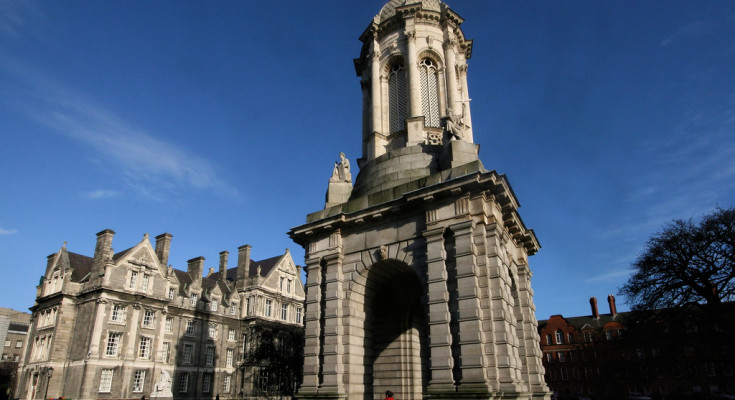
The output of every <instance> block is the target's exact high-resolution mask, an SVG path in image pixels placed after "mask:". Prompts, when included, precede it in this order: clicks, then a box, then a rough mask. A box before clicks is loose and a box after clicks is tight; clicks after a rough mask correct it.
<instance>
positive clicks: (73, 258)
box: [66, 251, 93, 282]
mask: <svg viewBox="0 0 735 400" xmlns="http://www.w3.org/2000/svg"><path fill="white" fill-rule="evenodd" d="M66 256H67V259H68V260H69V267H71V269H72V273H71V281H72V282H79V281H81V280H82V279H84V277H85V276H87V275H88V274H89V271H91V270H92V261H93V259H92V257H87V256H83V255H81V254H77V253H72V252H71V251H66Z"/></svg>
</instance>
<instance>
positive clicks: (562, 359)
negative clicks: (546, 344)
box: [556, 351, 567, 362]
mask: <svg viewBox="0 0 735 400" xmlns="http://www.w3.org/2000/svg"><path fill="white" fill-rule="evenodd" d="M556 357H557V358H558V359H559V362H566V361H567V357H566V354H564V352H563V351H557V352H556Z"/></svg>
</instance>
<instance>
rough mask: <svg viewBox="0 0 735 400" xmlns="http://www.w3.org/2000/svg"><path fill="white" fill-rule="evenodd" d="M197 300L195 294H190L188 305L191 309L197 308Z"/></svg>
mask: <svg viewBox="0 0 735 400" xmlns="http://www.w3.org/2000/svg"><path fill="white" fill-rule="evenodd" d="M198 298H199V296H197V294H196V293H192V294H191V297H189V304H190V305H191V306H192V307H196V306H197V300H198Z"/></svg>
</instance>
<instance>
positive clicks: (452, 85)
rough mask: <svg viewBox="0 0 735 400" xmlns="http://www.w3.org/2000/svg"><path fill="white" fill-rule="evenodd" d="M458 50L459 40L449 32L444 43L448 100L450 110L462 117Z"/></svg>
mask: <svg viewBox="0 0 735 400" xmlns="http://www.w3.org/2000/svg"><path fill="white" fill-rule="evenodd" d="M456 48H457V40H456V39H455V38H454V34H453V33H451V32H449V39H447V40H446V41H445V42H444V59H445V60H446V66H445V69H446V73H447V99H448V100H449V105H448V107H447V108H450V109H451V110H452V112H453V113H454V114H455V115H461V113H462V110H461V109H460V107H459V103H458V101H459V99H458V98H457V69H456V68H457V56H456V54H455V51H456Z"/></svg>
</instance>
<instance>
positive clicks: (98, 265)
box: [92, 229, 115, 273]
mask: <svg viewBox="0 0 735 400" xmlns="http://www.w3.org/2000/svg"><path fill="white" fill-rule="evenodd" d="M114 236H115V231H113V230H112V229H105V230H104V231H102V232H98V233H97V245H96V246H95V248H94V259H93V261H92V269H93V270H95V271H97V272H98V273H101V272H103V271H104V264H105V262H107V260H108V259H110V258H112V238H113V237H114Z"/></svg>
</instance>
